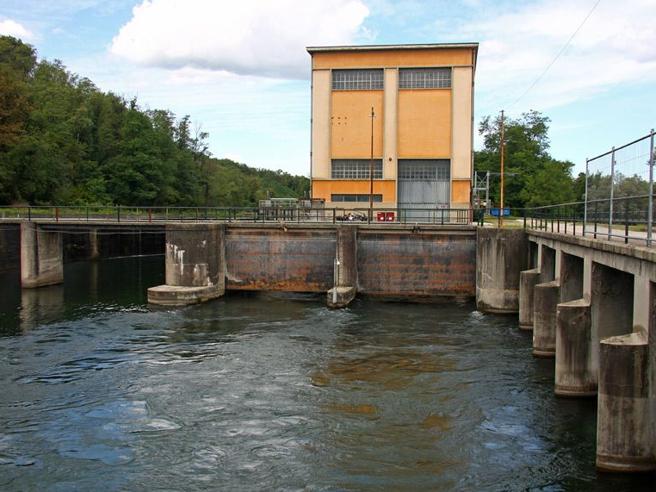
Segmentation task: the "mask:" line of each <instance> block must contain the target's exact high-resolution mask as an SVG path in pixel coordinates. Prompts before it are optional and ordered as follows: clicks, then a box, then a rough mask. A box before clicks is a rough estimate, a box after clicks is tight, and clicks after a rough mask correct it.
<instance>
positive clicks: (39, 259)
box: [20, 222, 64, 289]
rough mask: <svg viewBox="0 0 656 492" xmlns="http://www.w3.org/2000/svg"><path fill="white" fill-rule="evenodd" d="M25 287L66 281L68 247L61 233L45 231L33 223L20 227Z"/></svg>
mask: <svg viewBox="0 0 656 492" xmlns="http://www.w3.org/2000/svg"><path fill="white" fill-rule="evenodd" d="M20 256H21V286H22V287H23V288H24V289H31V288H34V287H43V286H45V285H55V284H61V283H62V282H63V281H64V248H63V245H62V236H61V233H59V232H51V231H45V230H43V229H41V228H40V227H39V226H37V225H36V224H34V223H32V222H25V223H23V224H21V228H20Z"/></svg>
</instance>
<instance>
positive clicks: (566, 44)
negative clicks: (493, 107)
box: [508, 0, 601, 108]
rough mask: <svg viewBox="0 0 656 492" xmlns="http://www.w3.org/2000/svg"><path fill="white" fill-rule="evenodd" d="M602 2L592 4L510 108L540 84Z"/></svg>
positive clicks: (599, 0) (598, 0)
mask: <svg viewBox="0 0 656 492" xmlns="http://www.w3.org/2000/svg"><path fill="white" fill-rule="evenodd" d="M600 3H601V0H597V2H596V3H595V4H594V5H593V6H592V8H591V9H590V12H588V15H586V16H585V19H583V21H582V22H581V23H580V24H579V26H578V27H577V28H576V30H575V31H574V32H573V33H572V35H571V36H570V37H569V39H568V40H567V42H566V43H565V44H564V45H563V47H562V48H561V49H560V51H559V52H558V54H557V55H556V56H555V57H554V59H553V60H551V63H549V65H547V68H545V69H544V71H543V72H542V73H541V74H540V75H539V76H538V78H536V79H535V80H534V81H533V83H532V84H531V85H530V86H529V87H528V88H527V89H526V90H525V91H524V92H522V94H521V95H520V96H519V97H518V98H517V99H515V101H514V102H513V103H512V104H511V105H510V106H508V108H512V107H513V106H514V105H515V104H517V103H518V102H519V101H520V99H522V98H523V97H524V96H525V95H526V94H528V93H529V92H530V91H531V89H533V88H534V87H535V86H536V85H537V84H538V82H540V80H541V79H542V77H544V76H545V74H546V73H547V72H548V71H549V69H550V68H551V67H552V66H553V65H554V63H556V61H557V60H558V58H560V56H561V55H562V54H563V53H564V52H565V50H566V49H567V48H568V47H569V45H570V43H571V42H572V40H573V39H574V37H575V36H576V35H577V34H578V33H579V31H580V30H581V28H582V27H583V26H584V25H585V23H586V22H587V21H588V19H589V18H590V16H591V15H592V13H593V12H594V11H595V9H596V8H597V6H598V5H599V4H600Z"/></svg>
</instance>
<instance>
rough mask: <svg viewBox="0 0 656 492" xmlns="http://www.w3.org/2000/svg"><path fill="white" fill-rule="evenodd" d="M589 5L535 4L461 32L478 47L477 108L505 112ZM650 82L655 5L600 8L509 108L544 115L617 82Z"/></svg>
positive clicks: (637, 1) (655, 55)
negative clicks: (523, 94) (502, 108)
mask: <svg viewBox="0 0 656 492" xmlns="http://www.w3.org/2000/svg"><path fill="white" fill-rule="evenodd" d="M593 5H594V0H588V1H584V2H583V1H579V2H572V1H570V0H541V1H538V2H537V3H533V4H530V5H526V6H523V7H521V8H520V9H515V10H513V11H512V12H508V13H503V14H501V15H499V16H496V17H494V18H490V19H489V20H483V21H474V22H472V23H470V24H469V25H467V26H466V27H465V28H464V29H463V30H462V31H461V32H460V34H461V35H464V36H465V37H466V38H473V39H479V40H480V41H481V45H480V51H479V58H478V61H479V65H478V70H477V76H476V78H477V84H478V93H479V95H480V96H481V99H482V101H481V103H480V106H479V108H480V107H481V106H482V108H481V109H483V110H484V111H493V110H498V109H500V108H501V107H503V106H506V108H508V107H509V106H511V105H512V103H513V102H514V101H515V100H516V99H517V97H519V96H520V94H522V93H523V92H524V91H525V90H526V89H527V88H528V87H529V86H530V85H531V83H532V82H533V81H534V80H535V79H536V78H537V77H538V76H539V75H540V74H541V73H542V72H543V71H544V69H545V68H546V67H547V65H548V64H549V63H550V62H551V61H552V60H553V58H554V57H555V55H556V54H557V53H558V52H559V50H560V49H561V48H562V46H563V45H564V44H565V42H566V41H567V39H568V38H569V37H570V36H571V34H572V33H573V32H574V31H575V30H576V28H577V27H578V26H579V24H580V23H581V21H582V20H583V19H584V18H585V16H586V15H587V14H588V12H589V11H590V9H591V8H592V6H593ZM650 81H656V1H655V0H624V1H623V2H603V1H602V2H601V3H600V5H599V6H598V7H597V8H596V10H595V11H594V12H593V14H592V15H591V16H590V18H589V19H588V21H587V22H586V24H585V25H584V26H583V28H582V29H581V30H580V31H579V33H578V34H577V35H576V37H575V38H574V39H573V41H572V43H571V45H570V46H569V47H568V48H567V50H565V52H564V53H563V54H562V55H561V57H560V58H559V59H558V61H556V63H555V64H554V65H553V66H552V67H551V68H550V70H549V71H548V72H547V74H546V75H545V76H544V78H542V79H541V80H540V82H539V83H538V84H537V85H536V86H535V87H534V88H533V89H531V91H530V92H529V93H527V95H526V96H525V97H523V98H522V99H521V101H520V102H518V103H517V104H516V105H515V106H514V107H513V109H514V110H515V112H517V111H521V110H525V109H527V108H529V107H530V108H534V109H540V110H544V109H548V108H551V107H555V106H561V105H564V104H568V103H571V102H573V101H577V100H580V99H585V98H589V97H590V96H593V95H594V94H598V93H600V92H603V91H605V90H607V89H610V88H612V87H614V86H617V85H620V84H630V83H638V82H650Z"/></svg>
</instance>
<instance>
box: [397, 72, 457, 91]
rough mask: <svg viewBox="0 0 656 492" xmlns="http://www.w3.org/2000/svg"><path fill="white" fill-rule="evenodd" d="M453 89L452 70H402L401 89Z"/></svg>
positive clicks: (400, 77) (400, 76) (400, 75)
mask: <svg viewBox="0 0 656 492" xmlns="http://www.w3.org/2000/svg"><path fill="white" fill-rule="evenodd" d="M449 87H451V69H450V68H401V69H399V89H446V88H449Z"/></svg>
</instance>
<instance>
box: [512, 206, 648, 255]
mask: <svg viewBox="0 0 656 492" xmlns="http://www.w3.org/2000/svg"><path fill="white" fill-rule="evenodd" d="M649 202H650V196H649V195H634V196H622V197H614V198H613V199H612V200H611V199H610V198H606V199H595V200H588V201H587V202H585V201H581V202H570V203H561V204H557V205H548V206H544V207H533V208H524V209H516V210H515V211H514V217H515V219H517V220H522V221H523V227H524V228H526V229H536V230H543V231H548V232H556V233H560V234H568V235H574V236H587V237H592V238H594V239H605V240H608V241H613V240H615V241H617V240H620V241H622V242H624V243H625V244H628V243H637V244H645V245H646V246H652V245H653V244H652V243H653V241H652V238H651V234H650V228H651V227H653V224H652V220H651V217H650V207H649ZM611 205H612V206H611Z"/></svg>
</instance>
